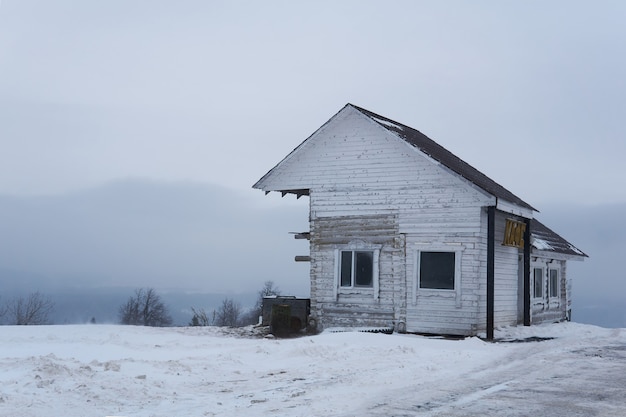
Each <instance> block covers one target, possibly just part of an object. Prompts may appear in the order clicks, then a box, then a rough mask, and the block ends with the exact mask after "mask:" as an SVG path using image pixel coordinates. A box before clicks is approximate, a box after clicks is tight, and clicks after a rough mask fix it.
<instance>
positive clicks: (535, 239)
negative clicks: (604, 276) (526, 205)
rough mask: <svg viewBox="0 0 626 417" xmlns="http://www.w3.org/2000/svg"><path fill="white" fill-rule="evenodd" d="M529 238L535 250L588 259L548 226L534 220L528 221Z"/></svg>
mask: <svg viewBox="0 0 626 417" xmlns="http://www.w3.org/2000/svg"><path fill="white" fill-rule="evenodd" d="M530 236H531V237H530V244H531V246H532V247H533V248H535V249H537V250H540V251H546V252H555V253H562V254H565V255H571V256H580V257H584V258H588V257H589V256H587V255H586V254H585V253H584V252H583V251H581V250H580V249H578V248H577V247H576V246H574V245H572V244H571V243H569V242H568V241H567V240H565V239H563V238H562V237H561V236H559V235H558V234H557V233H556V232H555V231H553V230H552V229H550V228H549V227H548V226H546V225H544V224H543V223H541V222H540V221H539V220H537V219H534V218H533V219H531V220H530Z"/></svg>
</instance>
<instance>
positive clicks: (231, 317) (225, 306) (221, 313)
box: [215, 298, 241, 327]
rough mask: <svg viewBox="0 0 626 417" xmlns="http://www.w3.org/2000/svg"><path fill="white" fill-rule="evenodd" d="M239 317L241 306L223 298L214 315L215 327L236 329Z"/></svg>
mask: <svg viewBox="0 0 626 417" xmlns="http://www.w3.org/2000/svg"><path fill="white" fill-rule="evenodd" d="M240 316H241V305H239V303H238V302H236V301H234V300H233V299H231V298H225V299H224V300H223V301H222V305H221V306H220V308H218V309H217V312H216V314H215V324H216V325H217V326H230V327H237V326H238V325H239V317H240Z"/></svg>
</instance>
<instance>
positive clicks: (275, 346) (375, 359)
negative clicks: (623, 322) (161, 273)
mask: <svg viewBox="0 0 626 417" xmlns="http://www.w3.org/2000/svg"><path fill="white" fill-rule="evenodd" d="M248 330H249V329H248ZM248 330H243V331H237V332H235V331H230V332H229V331H225V330H222V329H219V328H211V327H205V328H201V327H196V328H145V327H131V326H116V325H82V326H81V325H76V326H69V325H68V326H40V327H13V326H1V327H0V416H12V417H14V416H24V417H27V416H66V417H70V416H77V417H78V416H80V417H85V416H90V417H97V416H102V417H104V416H129V417H130V416H414V415H419V416H422V415H423V416H535V415H536V416H539V415H541V416H592V415H599V416H626V329H603V328H599V327H594V326H589V325H581V324H576V323H563V324H556V325H545V326H535V327H530V328H524V327H518V328H508V329H503V330H500V331H498V332H496V336H497V337H498V338H503V339H507V340H510V339H526V338H529V337H541V338H546V337H552V338H554V339H551V340H544V341H532V342H525V343H511V342H504V341H502V342H499V343H487V342H484V341H482V340H480V339H478V338H467V339H464V340H445V339H435V338H426V337H422V336H416V335H398V334H393V335H385V334H371V333H354V332H353V333H348V332H346V333H329V332H325V333H322V334H320V335H316V336H306V337H299V338H291V339H271V338H262V337H252V336H249V335H248V336H247V335H246V334H245V333H246V332H247V331H248Z"/></svg>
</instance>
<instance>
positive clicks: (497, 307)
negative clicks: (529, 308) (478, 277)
mask: <svg viewBox="0 0 626 417" xmlns="http://www.w3.org/2000/svg"><path fill="white" fill-rule="evenodd" d="M506 219H512V220H516V221H521V220H522V219H521V218H519V217H516V216H513V215H511V214H508V213H503V212H501V211H497V210H496V218H495V242H494V243H495V244H494V252H495V253H494V257H495V280H494V284H495V288H494V326H495V327H501V326H510V325H515V324H517V323H518V319H519V310H518V308H519V303H518V300H519V298H518V297H519V293H518V286H519V268H520V261H519V260H520V256H521V254H522V251H521V250H520V249H518V248H515V247H511V246H504V245H503V244H502V242H503V240H504V230H505V225H506ZM483 221H484V222H485V226H484V230H485V233H484V235H483V236H484V239H483V241H484V248H485V254H486V253H487V252H486V250H487V249H486V248H487V226H486V222H487V214H486V211H485V212H484V214H483ZM484 262H485V276H486V262H487V257H486V255H485V257H484ZM480 296H481V300H480V313H479V322H478V329H479V330H484V329H486V326H487V281H486V279H485V280H483V281H481V289H480ZM522 307H523V306H522Z"/></svg>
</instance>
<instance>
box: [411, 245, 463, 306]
mask: <svg viewBox="0 0 626 417" xmlns="http://www.w3.org/2000/svg"><path fill="white" fill-rule="evenodd" d="M414 248H415V250H414V252H413V253H414V256H413V274H412V275H413V297H412V300H411V301H412V304H413V305H416V304H417V299H418V298H419V297H420V295H422V296H426V297H431V296H432V297H439V298H444V299H454V302H455V306H456V307H457V308H460V307H461V306H462V305H461V297H460V294H461V275H462V273H461V267H462V259H463V251H464V249H465V248H464V246H462V245H460V244H443V245H424V246H422V245H415V246H414ZM422 252H453V253H454V289H438V288H421V287H420V278H421V277H420V259H421V255H420V254H421V253H422Z"/></svg>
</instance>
